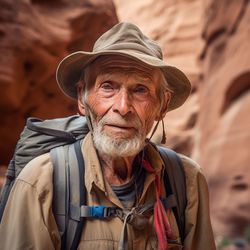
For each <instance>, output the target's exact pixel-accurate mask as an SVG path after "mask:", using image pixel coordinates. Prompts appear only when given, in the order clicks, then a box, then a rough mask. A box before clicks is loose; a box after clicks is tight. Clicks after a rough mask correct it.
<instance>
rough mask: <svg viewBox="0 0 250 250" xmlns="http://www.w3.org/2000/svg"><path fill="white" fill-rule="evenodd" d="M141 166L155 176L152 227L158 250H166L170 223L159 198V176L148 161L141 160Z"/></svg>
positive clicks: (170, 235)
mask: <svg viewBox="0 0 250 250" xmlns="http://www.w3.org/2000/svg"><path fill="white" fill-rule="evenodd" d="M143 166H144V168H145V169H146V170H147V171H148V172H150V173H154V174H155V190H156V202H155V205H154V225H155V231H156V234H157V238H158V242H159V250H166V249H168V240H167V239H169V238H172V229H171V227H170V223H169V221H168V217H167V214H166V211H165V208H164V206H163V204H162V202H161V199H160V197H161V180H160V176H159V175H157V174H156V171H155V169H154V168H153V167H152V166H151V164H150V163H149V162H148V161H146V160H143Z"/></svg>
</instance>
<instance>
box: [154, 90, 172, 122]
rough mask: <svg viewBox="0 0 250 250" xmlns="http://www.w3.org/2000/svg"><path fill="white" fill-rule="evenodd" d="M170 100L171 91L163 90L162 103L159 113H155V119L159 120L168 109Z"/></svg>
mask: <svg viewBox="0 0 250 250" xmlns="http://www.w3.org/2000/svg"><path fill="white" fill-rule="evenodd" d="M170 100H171V93H170V92H169V91H165V93H164V98H163V104H162V107H161V110H160V111H159V112H160V113H159V114H158V115H157V117H156V119H155V120H156V121H160V120H162V119H163V118H164V117H165V115H166V113H167V111H168V105H169V102H170Z"/></svg>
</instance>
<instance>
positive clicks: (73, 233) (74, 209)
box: [50, 140, 86, 250]
mask: <svg viewBox="0 0 250 250" xmlns="http://www.w3.org/2000/svg"><path fill="white" fill-rule="evenodd" d="M50 153H51V158H52V163H53V167H54V174H53V183H54V194H53V212H54V216H55V220H56V223H57V226H58V230H59V232H60V235H61V249H63V250H64V249H65V250H66V249H67V250H68V249H69V250H74V249H77V246H78V243H79V240H80V237H81V232H82V228H83V223H84V219H83V218H81V217H80V207H81V205H83V204H85V201H86V190H85V185H84V160H83V156H82V152H81V141H80V140H79V141H76V142H75V143H74V144H70V145H65V146H61V147H57V148H54V149H52V150H51V151H50ZM63 197H64V199H63Z"/></svg>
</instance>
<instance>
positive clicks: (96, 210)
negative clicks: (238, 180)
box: [91, 206, 106, 218]
mask: <svg viewBox="0 0 250 250" xmlns="http://www.w3.org/2000/svg"><path fill="white" fill-rule="evenodd" d="M105 208H106V207H105V206H92V207H91V216H92V217H95V218H103V217H104V211H105Z"/></svg>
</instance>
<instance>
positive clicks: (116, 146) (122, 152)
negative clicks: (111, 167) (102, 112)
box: [90, 114, 146, 157]
mask: <svg viewBox="0 0 250 250" xmlns="http://www.w3.org/2000/svg"><path fill="white" fill-rule="evenodd" d="M90 116H91V121H92V125H93V141H94V145H95V147H96V149H97V150H98V151H99V152H100V153H103V154H106V155H108V156H112V157H128V156H134V155H137V154H138V153H139V152H140V151H141V150H142V149H143V147H144V146H145V139H146V133H145V131H144V130H143V129H140V127H141V123H140V121H139V118H138V119H133V121H134V123H135V124H136V127H139V129H138V130H137V131H138V132H137V133H136V134H135V136H134V137H133V138H128V139H124V138H115V137H114V138H113V137H111V136H109V135H107V134H106V133H105V132H104V130H103V127H104V124H105V120H107V118H106V117H105V116H104V117H103V118H102V119H101V120H100V121H99V122H98V123H96V122H95V121H94V117H93V115H92V114H91V115H90Z"/></svg>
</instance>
